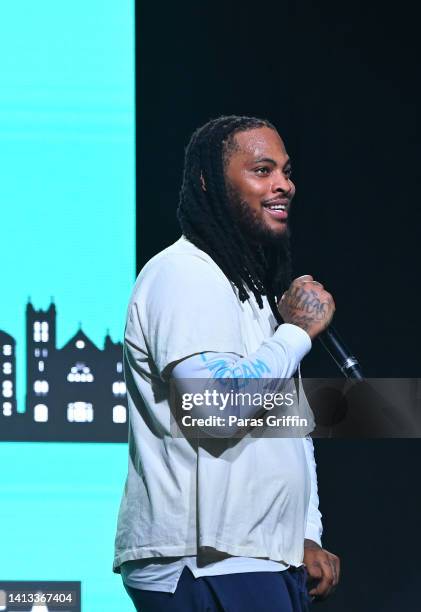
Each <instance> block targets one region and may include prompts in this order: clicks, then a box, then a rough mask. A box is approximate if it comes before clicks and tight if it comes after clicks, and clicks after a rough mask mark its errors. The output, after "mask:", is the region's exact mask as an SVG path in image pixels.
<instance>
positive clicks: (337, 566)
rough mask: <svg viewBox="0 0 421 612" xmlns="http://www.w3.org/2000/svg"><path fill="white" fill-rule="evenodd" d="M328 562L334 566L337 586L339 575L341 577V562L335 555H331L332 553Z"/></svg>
mask: <svg viewBox="0 0 421 612" xmlns="http://www.w3.org/2000/svg"><path fill="white" fill-rule="evenodd" d="M330 561H331V563H333V565H334V568H335V576H336V584H338V582H339V578H340V575H341V560H340V559H339V557H337V556H336V555H332V553H330Z"/></svg>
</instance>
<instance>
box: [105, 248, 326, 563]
mask: <svg viewBox="0 0 421 612" xmlns="http://www.w3.org/2000/svg"><path fill="white" fill-rule="evenodd" d="M287 327H288V328H291V327H295V326H284V325H282V326H280V327H279V328H278V329H277V330H276V331H274V330H275V328H276V321H275V319H274V317H273V314H272V312H271V310H270V307H269V306H268V304H267V301H266V300H265V301H264V309H262V310H261V309H259V307H258V305H257V304H256V302H255V300H254V298H253V296H251V297H250V300H248V301H246V302H245V303H241V302H240V300H239V299H238V296H237V292H236V290H235V288H234V287H233V286H232V284H231V283H230V282H229V281H228V279H227V278H226V277H225V275H224V274H223V273H222V271H221V270H220V268H219V267H218V266H217V265H216V264H215V262H214V261H213V260H212V259H211V258H210V257H209V256H208V255H207V254H206V253H204V252H203V251H201V250H199V249H198V248H197V247H195V246H194V245H193V244H191V243H190V242H189V241H188V240H186V239H185V238H184V237H182V238H180V240H178V241H177V242H176V243H175V244H173V245H172V246H170V247H169V248H168V249H165V250H164V251H162V252H161V253H160V254H158V255H157V256H156V257H154V258H153V259H152V260H151V261H150V262H148V264H147V265H146V266H145V267H144V269H143V270H142V272H141V273H140V275H139V277H138V279H137V281H136V284H135V287H134V290H133V293H132V297H131V300H130V303H129V308H128V316H127V325H126V332H125V375H126V383H127V394H128V406H129V416H130V420H129V470H128V477H127V481H126V486H125V490H124V493H123V498H122V502H121V506H120V512H119V518H118V527H117V535H116V548H115V558H114V566H113V567H114V570H115V571H119V568H120V565H121V564H122V563H123V562H124V561H129V560H135V559H148V558H152V557H186V556H191V555H196V554H197V551H198V548H200V547H210V548H212V549H215V550H217V551H220V552H224V553H227V554H229V555H235V556H243V557H257V558H267V559H272V560H274V561H280V562H282V563H284V564H286V565H295V566H298V565H300V564H301V562H302V558H303V543H304V538H305V537H308V538H310V539H313V540H315V541H320V534H321V522H320V513H319V512H318V509H317V506H318V499H317V489H316V488H315V486H312V484H311V482H312V479H311V478H310V475H311V472H312V471H314V469H315V464H314V458H313V454H312V448H311V450H310V453H309V448H308V446H309V444H308V441H305V440H303V439H301V438H265V437H263V438H261V437H250V436H248V435H246V436H244V437H243V438H242V439H241V440H235V443H234V442H233V443H232V444H230V443H227V447H226V449H225V451H224V452H222V453H220V454H218V455H217V456H215V454H212V453H211V452H209V451H208V450H207V449H206V447H205V446H204V447H202V446H201V445H200V444H199V445H198V446H197V447H195V446H194V445H192V444H191V443H190V441H188V440H186V439H184V438H182V437H174V436H173V435H172V433H171V431H172V430H171V412H170V405H169V383H168V372H169V371H170V369H171V367H172V366H173V365H174V363H176V362H179V361H180V360H183V359H185V358H186V357H188V356H190V355H194V354H199V353H204V352H209V351H211V352H216V353H232V354H235V355H236V356H237V357H238V358H241V357H243V356H247V355H249V354H250V353H253V352H255V351H257V350H259V348H260V347H261V346H262V344H264V345H265V347H266V348H269V350H271V351H272V352H274V353H275V354H277V355H278V361H279V370H278V372H277V373H276V375H277V376H278V377H287V376H292V375H293V374H294V372H295V370H296V368H297V366H298V363H299V361H300V359H301V358H302V357H303V356H304V354H305V353H306V352H307V351H308V350H309V348H310V346H311V343H310V341H309V339H308V337H307V339H306V340H304V337H305V336H306V334H305V332H303V331H302V330H299V329H298V328H296V332H295V333H291V329H289V331H288V333H286V331H285V329H286V328H287ZM313 482H315V479H313ZM310 505H311V506H312V509H313V511H312V512H311V516H309V506H310ZM309 519H311V520H309Z"/></svg>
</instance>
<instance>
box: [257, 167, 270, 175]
mask: <svg viewBox="0 0 421 612" xmlns="http://www.w3.org/2000/svg"><path fill="white" fill-rule="evenodd" d="M270 170H271V169H270V168H269V166H259V167H258V168H255V169H254V172H255V173H256V174H259V175H260V176H267V175H268V174H270Z"/></svg>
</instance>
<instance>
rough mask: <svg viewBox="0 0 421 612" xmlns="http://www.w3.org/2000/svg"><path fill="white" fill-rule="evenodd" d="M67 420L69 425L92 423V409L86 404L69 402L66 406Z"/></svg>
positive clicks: (90, 405)
mask: <svg viewBox="0 0 421 612" xmlns="http://www.w3.org/2000/svg"><path fill="white" fill-rule="evenodd" d="M67 420H68V421H69V422H70V423H92V421H93V420H94V409H93V407H92V404H88V403H87V402H71V403H70V404H67Z"/></svg>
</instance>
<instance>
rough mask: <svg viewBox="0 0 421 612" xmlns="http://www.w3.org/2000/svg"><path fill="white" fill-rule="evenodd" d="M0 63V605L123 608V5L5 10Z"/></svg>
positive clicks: (129, 224) (127, 84)
mask: <svg viewBox="0 0 421 612" xmlns="http://www.w3.org/2000/svg"><path fill="white" fill-rule="evenodd" d="M0 54H1V58H2V62H1V85H0V87H1V96H0V132H1V149H0V155H1V167H2V179H1V181H0V201H1V224H0V257H1V262H2V267H1V271H2V274H1V278H2V300H1V306H0V464H1V473H0V508H1V510H0V519H1V520H0V534H1V551H2V554H1V556H0V610H12V609H16V610H17V609H20V610H43V612H44V611H46V610H48V611H50V612H52V611H54V610H56V609H61V610H63V609H64V607H63V602H60V601H59V600H58V599H57V598H56V599H55V600H54V598H52V599H51V601H49V602H45V601H43V602H42V601H40V602H39V605H38V606H37V605H36V603H34V602H33V601H29V598H27V600H23V599H21V601H20V602H17V600H16V601H15V603H14V604H12V603H10V601H11V600H10V598H9V599H8V594H9V592H11V591H10V589H12V587H13V585H14V586H15V587H16V589H15V590H19V588H22V583H28V584H29V583H30V582H32V583H37V584H38V583H39V584H41V583H42V584H44V583H50V582H51V583H53V585H55V586H56V587H57V589H56V590H57V592H58V591H60V589H64V588H65V586H66V584H68V585H69V589H71V592H72V593H73V595H72V597H73V599H72V600H71V601H70V600H67V608H66V609H68V610H69V611H70V610H72V611H73V610H74V611H76V610H78V609H82V610H84V611H89V612H103V611H104V610H118V611H119V612H125V611H129V610H132V605H131V603H130V600H129V599H128V597H127V595H126V594H125V592H124V590H123V587H122V584H121V578H120V577H118V576H115V575H114V574H112V572H111V567H112V558H113V540H114V532H115V525H116V518H117V512H118V505H119V501H120V496H121V493H122V490H123V486H124V479H125V475H126V471H127V445H126V444H125V443H124V441H125V440H126V439H127V422H126V417H127V415H126V399H125V386H124V381H123V373H122V359H121V350H122V344H121V342H122V338H123V331H124V320H125V311H126V306H127V302H128V298H129V294H130V290H131V286H132V284H133V281H134V277H135V109H134V1H133V0H129V1H127V2H122V1H121V0H90V1H89V2H83V1H82V0H72V2H56V1H53V0H39V1H38V2H33V1H32V0H16V1H15V2H8V3H2V5H1V7H0ZM41 586H42V585H41ZM44 586H45V588H47V586H46V585H44ZM40 588H41V587H40ZM43 588H44V587H43ZM50 588H52V587H50ZM79 590H80V593H81V602H80V601H77V600H78V599H79V595H78V593H79ZM69 592H70V591H69ZM18 603H19V606H18V607H16V605H17V604H18Z"/></svg>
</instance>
